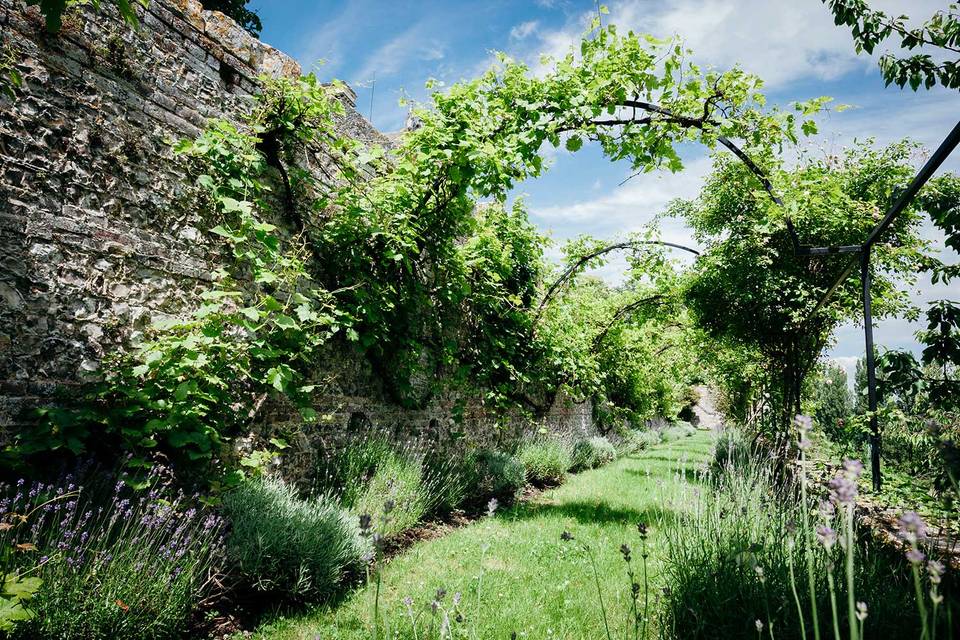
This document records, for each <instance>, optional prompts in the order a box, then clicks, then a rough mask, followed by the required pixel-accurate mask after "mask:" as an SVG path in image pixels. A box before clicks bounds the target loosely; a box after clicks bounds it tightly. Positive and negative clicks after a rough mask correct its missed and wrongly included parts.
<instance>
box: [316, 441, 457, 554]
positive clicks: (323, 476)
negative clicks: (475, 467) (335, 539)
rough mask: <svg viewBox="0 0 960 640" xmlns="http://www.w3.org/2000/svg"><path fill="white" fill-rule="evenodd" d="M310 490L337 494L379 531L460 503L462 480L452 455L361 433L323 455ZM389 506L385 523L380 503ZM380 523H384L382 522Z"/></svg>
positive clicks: (391, 529)
mask: <svg viewBox="0 0 960 640" xmlns="http://www.w3.org/2000/svg"><path fill="white" fill-rule="evenodd" d="M318 476H319V478H318V480H317V483H316V484H315V487H314V491H315V493H317V494H321V495H329V496H333V497H336V498H337V499H338V500H339V501H340V503H341V504H342V505H343V506H344V507H346V508H348V509H350V510H351V511H352V512H353V513H355V514H356V515H362V514H366V515H370V516H371V517H372V518H374V520H375V521H376V522H377V523H378V524H377V530H378V531H379V532H380V533H382V534H384V535H388V536H389V535H391V534H396V533H399V532H401V531H404V530H406V529H409V528H410V527H412V526H413V525H415V524H416V523H417V522H419V521H420V520H421V519H422V518H424V517H425V516H427V515H429V514H430V513H433V512H448V511H451V510H453V509H455V508H457V507H458V506H460V505H461V504H462V503H463V501H464V499H465V498H466V493H467V489H466V487H467V479H466V478H465V477H464V473H463V470H462V465H461V464H458V459H457V457H456V456H451V455H449V454H447V453H445V452H439V451H436V450H434V449H426V450H425V449H423V448H422V447H420V446H419V444H418V443H409V444H406V445H404V446H403V447H402V448H400V449H398V448H396V447H395V446H394V445H392V444H391V443H390V442H389V441H387V440H386V439H385V438H382V437H372V438H364V439H362V440H360V441H358V442H355V443H352V444H350V446H348V447H346V448H344V449H343V450H342V451H339V452H337V453H336V454H335V455H333V456H330V457H328V458H327V459H326V461H325V462H324V464H323V465H322V466H321V469H320V470H319V473H318ZM387 501H390V503H391V505H392V509H391V513H390V518H389V522H386V523H384V521H383V515H384V513H383V511H384V509H383V507H384V504H386V503H387ZM381 524H383V525H384V526H381Z"/></svg>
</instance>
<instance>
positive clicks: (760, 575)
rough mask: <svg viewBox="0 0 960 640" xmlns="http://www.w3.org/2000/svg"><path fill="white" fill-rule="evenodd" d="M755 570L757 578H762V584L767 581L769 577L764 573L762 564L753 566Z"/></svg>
mask: <svg viewBox="0 0 960 640" xmlns="http://www.w3.org/2000/svg"><path fill="white" fill-rule="evenodd" d="M753 570H754V572H756V574H757V579H758V580H760V582H761V584H762V583H764V582H766V581H767V579H766V578H765V577H764V575H763V567H761V566H760V565H757V566H755V567H754V568H753Z"/></svg>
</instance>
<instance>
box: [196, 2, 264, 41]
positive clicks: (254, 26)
mask: <svg viewBox="0 0 960 640" xmlns="http://www.w3.org/2000/svg"><path fill="white" fill-rule="evenodd" d="M248 4H250V0H203V8H204V9H209V10H210V11H220V12H221V13H224V14H226V15H228V16H230V17H231V18H233V19H234V20H236V21H237V24H239V25H240V26H241V27H243V28H244V29H246V31H247V32H248V33H249V34H250V35H252V36H254V37H260V32H261V31H262V30H263V23H261V22H260V16H258V15H257V12H256V11H253V10H251V9H248V8H247V5H248Z"/></svg>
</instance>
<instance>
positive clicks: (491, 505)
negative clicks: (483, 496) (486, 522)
mask: <svg viewBox="0 0 960 640" xmlns="http://www.w3.org/2000/svg"><path fill="white" fill-rule="evenodd" d="M498 506H500V503H499V502H497V499H496V498H490V502H488V503H487V517H488V518H492V517H493V514H494V513H496V511H497V507H498Z"/></svg>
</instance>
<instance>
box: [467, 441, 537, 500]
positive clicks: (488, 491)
mask: <svg viewBox="0 0 960 640" xmlns="http://www.w3.org/2000/svg"><path fill="white" fill-rule="evenodd" d="M464 464H465V467H466V469H467V474H468V480H469V483H468V486H469V487H471V494H472V497H473V498H474V501H475V502H476V503H477V504H483V505H486V504H487V502H488V501H489V500H491V499H496V500H497V501H498V502H499V503H500V504H503V505H509V504H511V503H513V502H514V501H515V500H516V499H517V498H518V497H519V496H520V492H521V491H522V490H523V487H524V486H525V485H526V469H524V467H523V463H522V462H520V461H519V460H517V459H516V458H515V457H513V456H511V455H509V454H507V453H503V452H500V451H491V450H489V449H480V450H478V451H474V452H472V453H470V454H469V455H468V456H467V458H466V460H465V463H464Z"/></svg>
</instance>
